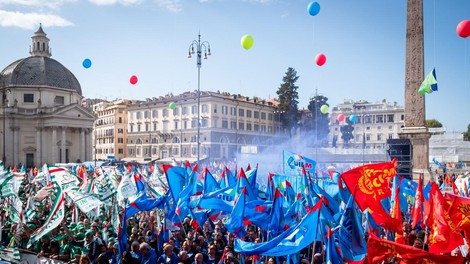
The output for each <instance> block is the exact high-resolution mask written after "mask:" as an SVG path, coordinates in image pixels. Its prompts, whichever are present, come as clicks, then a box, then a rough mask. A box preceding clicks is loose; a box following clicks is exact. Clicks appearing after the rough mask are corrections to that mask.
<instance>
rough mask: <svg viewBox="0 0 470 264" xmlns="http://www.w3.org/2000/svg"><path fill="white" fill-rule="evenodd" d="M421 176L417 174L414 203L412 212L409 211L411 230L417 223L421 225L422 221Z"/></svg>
mask: <svg viewBox="0 0 470 264" xmlns="http://www.w3.org/2000/svg"><path fill="white" fill-rule="evenodd" d="M423 202H424V196H423V175H421V174H419V179H418V189H417V190H416V196H415V203H414V205H413V210H412V211H411V218H412V219H413V222H411V228H415V227H416V226H417V225H418V224H419V223H421V225H422V221H423Z"/></svg>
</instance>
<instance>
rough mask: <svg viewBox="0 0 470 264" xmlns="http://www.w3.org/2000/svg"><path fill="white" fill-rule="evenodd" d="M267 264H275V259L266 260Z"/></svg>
mask: <svg viewBox="0 0 470 264" xmlns="http://www.w3.org/2000/svg"><path fill="white" fill-rule="evenodd" d="M267 263H268V264H276V259H274V258H268V262H267Z"/></svg>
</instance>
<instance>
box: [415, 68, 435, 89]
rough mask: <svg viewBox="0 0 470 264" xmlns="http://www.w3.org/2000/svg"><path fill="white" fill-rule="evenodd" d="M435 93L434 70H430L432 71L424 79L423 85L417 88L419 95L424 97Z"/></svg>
mask: <svg viewBox="0 0 470 264" xmlns="http://www.w3.org/2000/svg"><path fill="white" fill-rule="evenodd" d="M434 91H437V79H436V69H435V68H434V69H432V71H431V72H430V73H429V74H428V75H427V76H426V78H424V81H423V83H421V86H420V87H419V90H418V92H419V94H421V95H424V94H426V93H428V94H429V93H432V92H434Z"/></svg>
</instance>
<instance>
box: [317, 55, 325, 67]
mask: <svg viewBox="0 0 470 264" xmlns="http://www.w3.org/2000/svg"><path fill="white" fill-rule="evenodd" d="M315 62H316V63H317V65H318V66H323V64H325V62H326V56H325V54H323V53H319V54H317V56H315Z"/></svg>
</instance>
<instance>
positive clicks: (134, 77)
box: [129, 75, 138, 85]
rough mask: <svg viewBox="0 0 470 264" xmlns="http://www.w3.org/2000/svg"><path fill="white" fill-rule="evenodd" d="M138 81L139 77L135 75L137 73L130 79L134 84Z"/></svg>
mask: <svg viewBox="0 0 470 264" xmlns="http://www.w3.org/2000/svg"><path fill="white" fill-rule="evenodd" d="M137 81H138V79H137V76H135V75H132V76H131V78H130V79H129V82H130V83H131V84H132V85H134V84H136V83H137Z"/></svg>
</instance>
